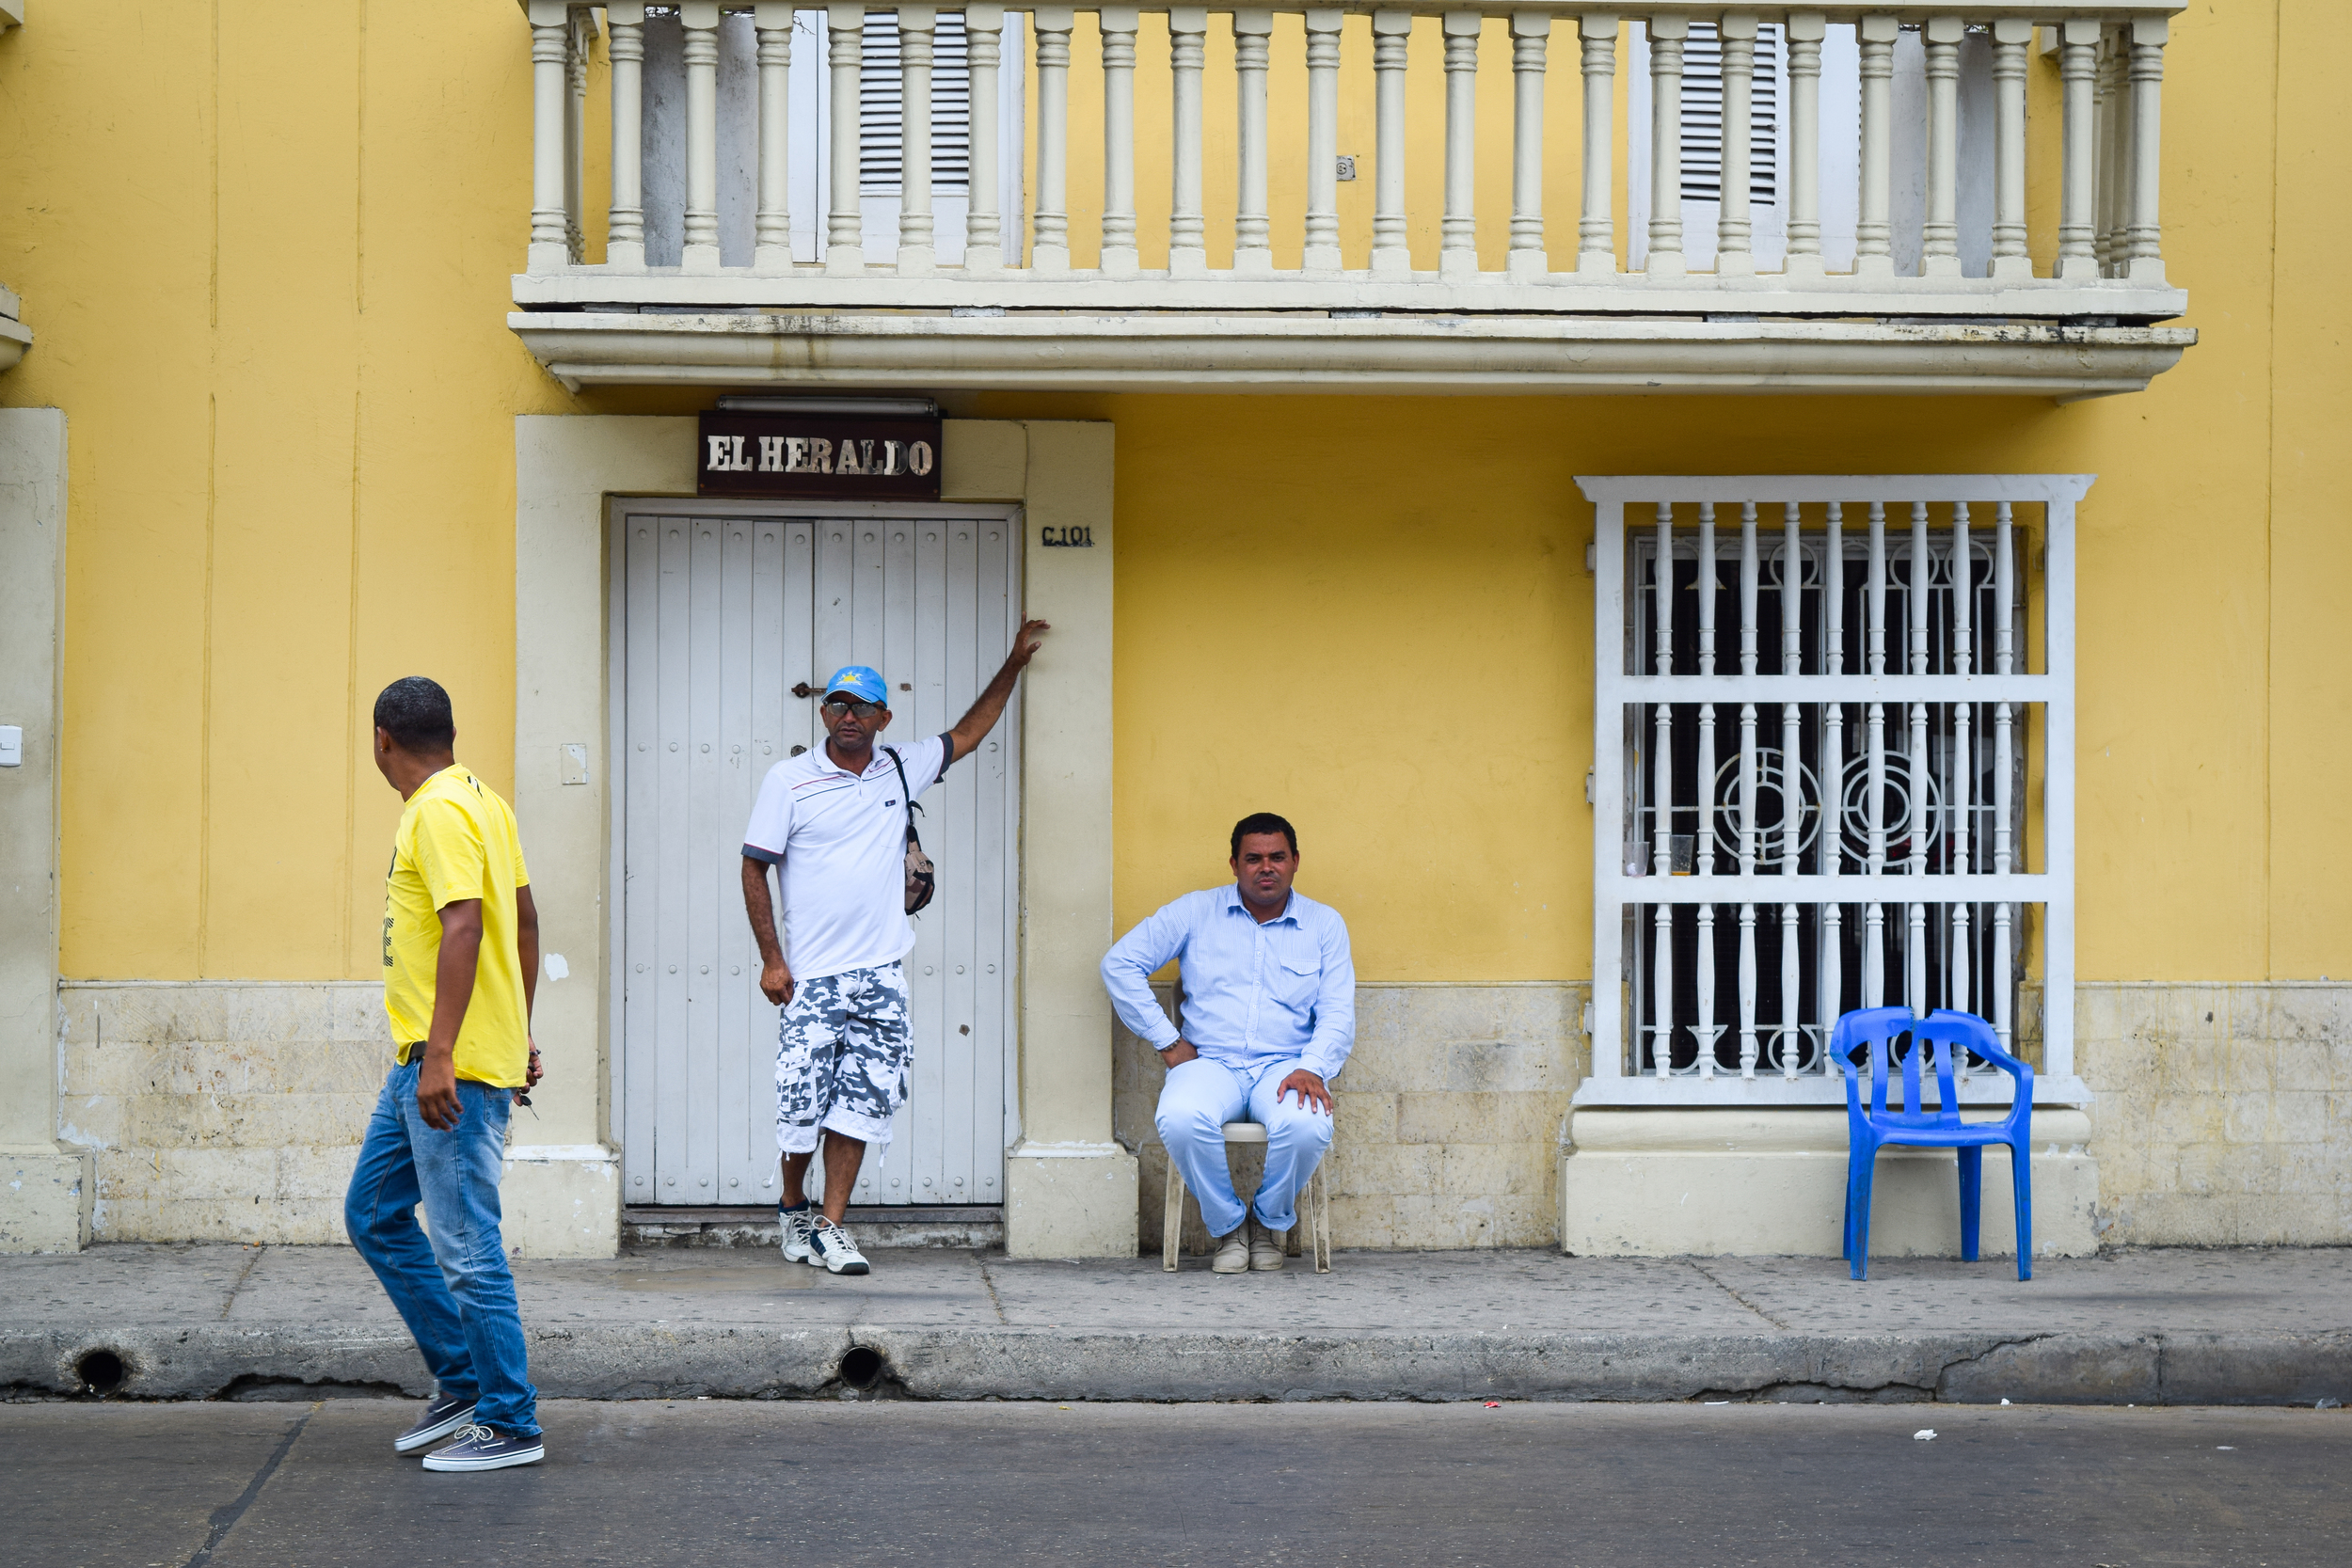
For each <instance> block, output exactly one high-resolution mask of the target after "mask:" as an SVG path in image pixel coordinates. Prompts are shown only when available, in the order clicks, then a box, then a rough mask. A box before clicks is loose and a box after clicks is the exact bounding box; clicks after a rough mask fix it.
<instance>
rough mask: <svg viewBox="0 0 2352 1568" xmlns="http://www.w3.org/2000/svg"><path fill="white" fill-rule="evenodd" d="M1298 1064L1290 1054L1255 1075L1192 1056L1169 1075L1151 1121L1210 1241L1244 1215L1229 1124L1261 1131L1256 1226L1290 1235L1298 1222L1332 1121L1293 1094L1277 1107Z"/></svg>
mask: <svg viewBox="0 0 2352 1568" xmlns="http://www.w3.org/2000/svg"><path fill="white" fill-rule="evenodd" d="M1303 1065H1304V1064H1303V1063H1302V1061H1301V1059H1300V1058H1298V1057H1296V1056H1289V1057H1285V1058H1284V1059H1282V1060H1281V1061H1279V1062H1269V1063H1267V1064H1266V1065H1265V1066H1263V1067H1262V1068H1259V1069H1256V1070H1254V1071H1252V1070H1251V1069H1247V1068H1242V1067H1229V1066H1227V1065H1226V1064H1225V1063H1223V1062H1215V1061H1211V1060H1210V1059H1209V1058H1208V1057H1206V1056H1195V1057H1194V1058H1193V1059H1192V1060H1191V1061H1189V1062H1180V1063H1178V1064H1177V1065H1176V1066H1175V1067H1172V1068H1170V1069H1168V1082H1167V1083H1166V1084H1164V1085H1161V1088H1160V1110H1159V1116H1158V1117H1157V1118H1156V1120H1157V1124H1158V1127H1159V1130H1160V1143H1161V1145H1162V1147H1164V1148H1166V1149H1167V1150H1168V1158H1169V1159H1170V1160H1172V1161H1174V1162H1175V1165H1176V1168H1177V1170H1178V1171H1180V1172H1182V1173H1183V1175H1184V1185H1185V1186H1187V1187H1190V1188H1191V1189H1192V1192H1193V1196H1195V1197H1197V1198H1199V1199H1200V1218H1201V1221H1202V1223H1203V1224H1205V1225H1207V1226H1208V1227H1209V1234H1210V1235H1212V1236H1223V1235H1227V1234H1229V1233H1231V1232H1232V1231H1233V1230H1235V1229H1238V1228H1239V1227H1240V1226H1241V1222H1242V1221H1243V1219H1244V1218H1246V1217H1247V1214H1248V1211H1246V1210H1244V1209H1243V1208H1242V1206H1241V1199H1240V1197H1238V1196H1235V1194H1234V1192H1233V1173H1232V1168H1231V1167H1230V1166H1228V1165H1227V1164H1226V1163H1225V1124H1226V1123H1227V1122H1229V1121H1254V1122H1256V1123H1257V1124H1258V1125H1260V1126H1261V1127H1263V1128H1264V1129H1265V1180H1263V1181H1261V1182H1259V1184H1258V1196H1257V1198H1256V1200H1255V1203H1254V1207H1255V1208H1256V1209H1257V1211H1258V1223H1259V1224H1260V1225H1263V1226H1264V1227H1266V1228H1267V1229H1268V1230H1288V1229H1289V1228H1290V1227H1292V1226H1294V1225H1295V1224H1297V1223H1298V1214H1297V1212H1296V1210H1297V1204H1298V1195H1299V1194H1300V1193H1301V1192H1302V1191H1304V1190H1305V1189H1306V1186H1307V1179H1308V1178H1309V1177H1311V1176H1312V1175H1314V1173H1315V1166H1316V1165H1317V1164H1321V1163H1322V1160H1323V1154H1324V1150H1326V1149H1327V1148H1330V1147H1331V1118H1330V1117H1328V1116H1327V1115H1325V1114H1324V1113H1323V1112H1322V1111H1320V1110H1317V1109H1315V1108H1314V1107H1313V1106H1304V1107H1302V1106H1301V1105H1300V1104H1299V1102H1298V1094H1297V1091H1295V1090H1293V1091H1292V1092H1291V1093H1289V1094H1286V1095H1284V1096H1283V1097H1282V1101H1281V1103H1280V1104H1279V1105H1278V1104H1276V1103H1275V1101H1274V1096H1275V1091H1276V1090H1278V1089H1279V1088H1280V1087H1281V1085H1282V1080H1283V1079H1285V1078H1287V1077H1289V1076H1290V1075H1291V1074H1292V1073H1293V1072H1295V1071H1296V1070H1297V1069H1299V1068H1300V1067H1301V1066H1303Z"/></svg>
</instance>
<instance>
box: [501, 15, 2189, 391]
mask: <svg viewBox="0 0 2352 1568" xmlns="http://www.w3.org/2000/svg"><path fill="white" fill-rule="evenodd" d="M524 8H525V10H526V12H527V14H528V18H529V21H530V24H531V43H532V62H533V78H534V102H535V114H536V119H535V126H536V135H535V148H534V159H535V161H534V166H533V178H534V183H533V207H532V222H531V237H530V250H529V261H528V263H527V267H526V270H525V271H524V272H522V273H521V274H519V275H517V276H516V277H515V279H514V297H515V305H516V311H515V313H514V314H513V315H511V316H510V317H509V318H508V320H509V324H510V325H511V326H512V327H513V328H514V330H515V331H516V333H517V334H518V335H519V336H520V337H521V338H522V340H523V341H524V342H525V343H527V344H528V345H529V347H530V348H531V350H532V353H533V354H534V355H536V356H538V358H539V359H540V360H541V362H542V363H544V364H545V365H546V366H547V367H548V370H549V371H550V372H553V373H554V374H555V375H557V376H558V377H559V378H561V379H562V380H563V381H564V383H565V384H566V385H568V386H571V387H573V388H579V387H582V386H589V385H612V384H628V383H639V384H642V383H663V384H672V385H676V384H688V385H691V384H709V385H720V386H730V387H745V386H771V387H778V388H827V387H846V386H871V385H876V384H889V385H898V386H913V387H922V388H931V389H945V388H1000V389H1037V390H1180V389H1181V390H1214V389H1230V390H1244V391H1362V392H1476V393H1531V392H1534V393H1541V392H1549V393H1562V392H1622V391H1726V392H1836V391H1859V390H1867V391H1871V392H1882V393H1883V392H1922V393H1952V392H1968V393H1994V394H2001V393H2006V394H2010V395H2026V396H2038V397H2055V398H2059V399H2069V400H2071V399H2075V398H2083V397H2095V396H2101V395H2106V394H2109V393H2116V392H2124V391H2133V390H2137V389H2139V388H2144V387H2145V386H2146V385H2147V384H2148V382H2149V380H2150V379H2151V378H2152V377H2153V376H2154V375H2156V374H2158V373H2159V372H2163V371H2164V370H2166V369H2169V367H2170V366H2171V365H2172V364H2173V363H2174V362H2175V361H2176V360H2178V358H2179V357H2180V356H2181V354H2182V353H2183V351H2184V350H2185V348H2186V347H2187V346H2188V345H2189V344H2190V343H2192V342H2193V341H2195V334H2194V333H2193V332H2191V331H2188V330H2185V329H2180V328H2174V327H2167V326H2163V325H2158V324H2160V323H2163V322H2165V321H2168V320H2170V319H2172V318H2175V317H2177V316H2179V315H2180V314H2181V313H2182V312H2183V310H2184V309H2185V295H2184V293H2182V292H2181V291H2180V290H2179V289H2177V288H2175V287H2174V286H2173V285H2172V284H2171V282H2170V281H2169V279H2168V278H2167V277H2166V274H2165V263H2164V257H2163V250H2162V243H2161V242H2162V230H2161V227H2160V224H2159V220H2158V210H2159V199H2158V198H2159V172H2160V168H2161V156H2160V151H2161V144H2160V128H2161V122H2162V108H2161V92H2162V81H2163V68H2164V50H2165V44H2166V41H2167V38H2168V25H2169V24H2168V19H2169V15H2170V14H2171V13H2173V12H2175V11H2177V10H2179V9H2180V8H2181V7H2180V6H2179V5H2178V4H2175V3H2170V0H2122V3H2111V4H2106V5H2086V6H2074V7H2070V6H2066V5H2062V4H2061V5H2047V4H2026V3H2022V0H1974V3H1973V4H1945V3H1931V4H1925V5H1906V6H1901V7H1897V8H1873V7H1862V6H1822V7H1817V8H1812V9H1805V10H1788V9H1778V8H1751V9H1745V10H1726V9H1724V8H1721V7H1720V6H1694V5H1672V4H1650V5H1646V6H1637V7H1634V8H1627V9H1606V10H1604V9H1601V8H1596V7H1590V6H1585V5H1581V4H1573V3H1555V4H1549V5H1547V4H1524V5H1517V6H1502V7H1493V8H1477V7H1464V8H1454V9H1444V10H1437V9H1430V10H1425V11H1419V12H1417V11H1415V10H1413V9H1410V8H1378V9H1375V8H1367V7H1362V6H1356V7H1325V8H1253V9H1230V8H1228V9H1223V10H1217V11H1216V12H1215V13H1214V16H1215V19H1216V20H1215V21H1214V23H1213V21H1212V15H1213V13H1212V11H1211V10H1210V9H1209V8H1201V7H1173V8H1157V9H1150V8H1139V7H1132V6H1130V7H1119V6H1102V7H1092V8H1084V7H1068V6H1061V7H1053V6H1039V7H1029V8H1022V7H1011V6H998V5H971V6H967V7H965V8H962V9H961V10H949V9H947V8H941V7H935V6H915V5H909V6H900V7H897V8H882V7H867V6H864V5H858V4H831V5H826V6H823V7H818V8H806V7H803V8H799V9H798V12H797V15H796V8H795V6H794V5H793V4H792V3H791V0H758V3H756V4H751V5H745V6H740V7H734V8H729V7H725V6H723V5H721V4H719V3H717V0H685V3H683V4H680V5H676V6H671V7H648V6H644V5H637V4H619V3H615V4H611V5H608V6H605V7H603V8H599V9H600V10H601V13H602V16H603V19H604V20H603V24H602V25H601V27H600V26H599V24H598V22H597V12H596V10H592V9H591V8H587V7H584V6H578V5H571V4H568V3H566V0H525V6H524ZM1555 41H1556V42H1558V43H1560V44H1561V45H1563V46H1564V47H1566V46H1570V45H1572V46H1573V48H1574V49H1575V51H1576V53H1575V55H1574V56H1573V59H1572V61H1570V62H1564V63H1566V64H1567V65H1568V67H1569V70H1571V71H1574V73H1575V77H1576V79H1575V80H1574V81H1572V82H1570V81H1564V82H1561V83H1559V84H1556V85H1549V84H1548V75H1547V73H1548V68H1549V65H1550V64H1551V63H1552V62H1551V60H1550V55H1551V52H1552V46H1553V44H1554V43H1555ZM1563 74H1565V72H1564V73H1563ZM592 77H595V78H598V79H599V83H600V86H601V87H604V88H605V89H607V90H605V91H604V92H603V93H601V94H600V95H599V96H600V98H601V100H602V102H600V103H598V104H597V105H596V109H597V110H598V111H599V114H600V116H601V118H602V119H603V120H604V123H603V124H602V125H601V126H596V125H594V124H593V121H594V119H596V117H593V116H592V114H591V105H590V103H589V91H588V88H589V83H590V81H591V79H592ZM1554 101H1557V102H1556V103H1555V102H1554ZM1571 105H1572V106H1573V108H1574V109H1575V110H1576V111H1577V112H1575V113H1570V112H1567V110H1568V108H1569V107H1570V106H1571ZM1548 111H1550V112H1549V114H1548ZM592 130H593V133H594V135H595V139H596V141H597V142H598V143H599V145H598V147H597V149H596V150H597V152H598V154H599V157H598V160H597V164H596V170H595V172H596V175H597V176H598V177H599V178H600V179H601V181H602V182H603V185H604V189H603V191H602V192H601V193H600V194H601V196H602V198H603V199H602V201H601V202H600V206H601V209H602V213H603V217H604V232H603V237H602V246H601V259H600V260H590V259H589V251H590V244H589V242H590V241H591V240H592V239H593V238H594V236H593V235H592V234H589V233H587V232H586V230H587V229H588V227H589V225H588V222H587V216H588V213H589V211H590V209H589V207H588V206H587V205H586V203H587V200H588V196H589V187H590V184H591V166H590V162H589V157H588V154H589V150H590V148H589V143H590V140H591V135H592ZM607 133H609V135H610V156H609V159H607V158H605V157H603V156H602V153H603V147H602V146H601V143H602V141H603V137H604V135H605V134H607ZM1359 143H1368V144H1369V145H1359ZM1139 145H1140V146H1141V148H1142V150H1143V153H1144V156H1141V157H1139V156H1138V148H1139ZM1073 174H1074V175H1075V176H1076V178H1075V179H1073ZM1139 174H1147V175H1148V178H1139ZM1073 193H1074V194H1077V195H1078V196H1079V198H1080V200H1081V201H1082V202H1083V210H1078V211H1073ZM1571 202H1573V204H1574V207H1575V215H1574V218H1573V221H1572V222H1570V221H1567V220H1565V219H1562V218H1558V217H1555V216H1553V215H1551V214H1550V213H1549V212H1548V210H1547V209H1548V205H1549V207H1550V208H1553V209H1558V210H1561V211H1565V210H1566V209H1567V208H1568V206H1569V205H1570V203H1571Z"/></svg>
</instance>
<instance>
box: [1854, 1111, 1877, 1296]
mask: <svg viewBox="0 0 2352 1568" xmlns="http://www.w3.org/2000/svg"><path fill="white" fill-rule="evenodd" d="M1878 1155H1879V1151H1878V1146H1877V1145H1876V1144H1865V1145H1863V1146H1862V1147H1861V1148H1856V1149H1853V1150H1852V1151H1851V1152H1850V1153H1849V1154H1848V1155H1847V1157H1846V1213H1847V1227H1846V1242H1847V1252H1846V1260H1847V1262H1848V1263H1849V1264H1851V1268H1850V1269H1849V1270H1848V1273H1849V1274H1850V1275H1851V1277H1853V1278H1855V1279H1867V1278H1869V1277H1870V1178H1871V1176H1872V1174H1873V1173H1874V1171H1875V1168H1876V1166H1877V1164H1878Z"/></svg>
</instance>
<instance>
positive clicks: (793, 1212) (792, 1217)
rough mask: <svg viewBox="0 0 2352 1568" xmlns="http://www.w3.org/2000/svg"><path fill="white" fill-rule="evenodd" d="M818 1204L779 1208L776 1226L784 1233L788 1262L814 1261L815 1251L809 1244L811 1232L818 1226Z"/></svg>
mask: <svg viewBox="0 0 2352 1568" xmlns="http://www.w3.org/2000/svg"><path fill="white" fill-rule="evenodd" d="M817 1213H818V1210H817V1205H815V1204H814V1203H809V1204H803V1206H802V1207H800V1208H798V1209H778V1210H777V1211H776V1228H777V1230H779V1231H781V1232H782V1233H783V1237H782V1239H783V1245H784V1259H785V1261H786V1262H787V1263H814V1262H816V1261H817V1258H816V1255H815V1253H814V1252H813V1251H812V1250H811V1248H810V1246H809V1244H808V1238H809V1232H810V1231H812V1230H814V1229H815V1228H816V1227H817Z"/></svg>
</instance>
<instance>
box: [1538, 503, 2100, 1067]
mask: <svg viewBox="0 0 2352 1568" xmlns="http://www.w3.org/2000/svg"><path fill="white" fill-rule="evenodd" d="M1579 483H1580V484H1581V486H1582V487H1583V489H1584V493H1585V495H1586V496H1587V497H1588V498H1589V499H1592V500H1593V501H1594V502H1595V503H1596V508H1597V536H1596V541H1595V550H1594V557H1595V569H1596V573H1597V638H1596V642H1595V650H1596V651H1595V657H1596V672H1597V676H1596V698H1597V702H1596V709H1595V712H1596V729H1595V737H1594V744H1595V752H1594V757H1595V767H1594V791H1593V795H1594V813H1595V825H1594V847H1595V860H1596V864H1595V876H1594V890H1595V891H1594V909H1593V931H1594V975H1595V988H1594V1004H1593V1015H1594V1027H1593V1045H1594V1061H1593V1077H1592V1078H1591V1079H1590V1080H1588V1081H1587V1082H1586V1084H1585V1085H1584V1088H1583V1090H1581V1091H1580V1094H1579V1097H1578V1098H1579V1102H1580V1103H1604V1104H1606V1103H1673V1102H1693V1103H1706V1102H1712V1101H1730V1102H1758V1101H1762V1102H1786V1103H1806V1102H1814V1101H1834V1100H1836V1099H1840V1098H1842V1094H1843V1090H1842V1087H1841V1086H1840V1084H1839V1081H1838V1078H1837V1074H1836V1068H1835V1065H1834V1064H1833V1063H1832V1062H1831V1061H1830V1059H1829V1057H1828V1053H1827V1050H1826V1047H1827V1042H1828V1035H1829V1030H1830V1027H1831V1025H1832V1024H1834V1023H1835V1022H1836V1019H1837V1017H1838V1015H1839V1014H1840V1013H1842V1012H1845V1011H1848V1010H1851V1009H1852V1008H1855V1007H1868V1006H1889V1005H1900V1006H1910V1007H1912V1008H1914V1009H1915V1010H1916V1011H1919V1012H1922V1013H1924V1012H1926V1011H1927V1010H1928V1009H1930V1008H1933V1007H1955V1008H1959V1009H1962V1010H1963V1011H1967V1012H1974V1013H1978V1014H1979V1015H1981V1016H1983V1017H1985V1018H1987V1019H1990V1020H1991V1021H1992V1022H1993V1023H1994V1028H1995V1030H1996V1032H1997V1033H1998V1034H1999V1035H2000V1037H2002V1039H2003V1040H2004V1042H2005V1043H2007V1044H2008V1045H2009V1046H2010V1048H2011V1049H2012V1050H2016V1049H2022V1048H2026V1047H2027V1046H2028V1045H2029V1043H2030V1037H2033V1036H2034V1035H2036V1034H2037V1033H2038V1036H2039V1051H2038V1053H2037V1054H2039V1055H2040V1057H2041V1064H2040V1065H2041V1068H2042V1073H2043V1074H2044V1076H2045V1078H2046V1082H2045V1083H2043V1084H2042V1085H2038V1089H2039V1090H2040V1091H2042V1092H2043V1093H2044V1097H2045V1098H2049V1099H2057V1100H2063V1099H2069V1098H2079V1097H2080V1092H2081V1091H2080V1085H2079V1084H2078V1083H2077V1082H2076V1081H2075V1080H2074V1065H2073V1023H2072V1019H2073V1012H2072V985H2073V921H2074V915H2073V911H2074V902H2073V869H2074V867H2073V859H2074V837H2073V827H2074V812H2073V778H2074V775H2073V728H2074V718H2073V689H2074V673H2073V629H2072V628H2073V619H2072V612H2073V603H2074V580H2073V561H2074V501H2075V500H2076V499H2078V498H2079V497H2080V496H2081V495H2082V494H2083V492H2084V491H2085V490H2087V489H2088V488H2089V485H2090V480H2089V478H2088V477H2086V476H2079V475H1973V476H1972V475H1961V476H1950V475H1946V476H1920V477H1917V478H1904V477H1881V476H1842V477H1841V476H1812V477H1798V478H1789V477H1772V478H1744V479H1742V478H1697V479H1690V478H1683V479H1675V478H1652V479H1628V478H1604V479H1583V480H1580V481H1579ZM2029 977H2030V979H2031V980H2032V981H2034V982H2036V984H2037V987H2038V993H2039V995H2040V996H2041V997H2042V1006H2041V1007H2040V1009H2039V1018H2038V1029H2036V1028H2035V1027H2032V1025H2033V1024H2035V1023H2036V1022H2037V1021H2036V1020H2034V1019H2031V1018H2027V1017H2026V1016H2023V1009H2024V1006H2025V998H2026V996H2027V995H2028V994H2029V992H2028V988H2027V982H2028V979H2029ZM1611 981H1614V982H1615V983H1614V984H1611V983H1609V982H1611ZM2008 1083H2009V1080H2008V1079H2007V1078H2006V1077H2004V1076H2002V1075H2001V1074H1998V1073H1971V1074H1970V1075H1969V1079H1968V1082H1967V1083H1966V1085H1964V1088H1963V1097H1964V1098H1970V1099H1987V1100H1997V1099H2000V1098H2003V1097H2005V1095H2006V1093H2007V1085H2008Z"/></svg>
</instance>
